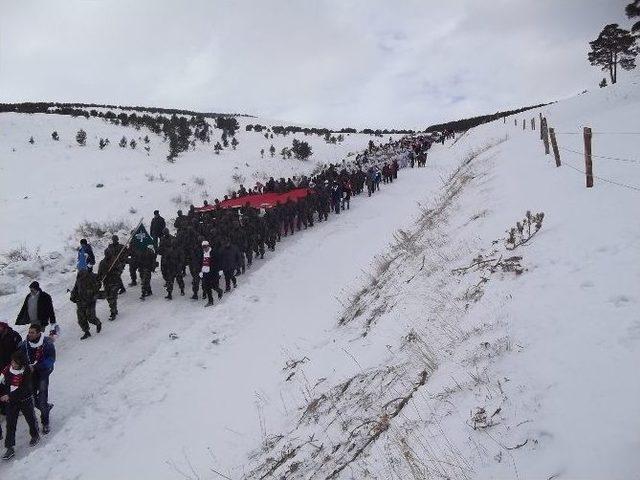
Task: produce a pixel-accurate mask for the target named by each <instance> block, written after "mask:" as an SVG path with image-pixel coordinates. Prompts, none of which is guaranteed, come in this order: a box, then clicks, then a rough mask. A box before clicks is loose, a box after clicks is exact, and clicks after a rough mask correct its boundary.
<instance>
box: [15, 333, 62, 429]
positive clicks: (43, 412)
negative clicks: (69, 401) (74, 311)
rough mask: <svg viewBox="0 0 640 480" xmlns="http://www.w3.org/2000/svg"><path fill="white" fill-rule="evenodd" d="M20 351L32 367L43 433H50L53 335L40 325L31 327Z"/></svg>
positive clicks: (53, 359)
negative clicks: (46, 334) (50, 377)
mask: <svg viewBox="0 0 640 480" xmlns="http://www.w3.org/2000/svg"><path fill="white" fill-rule="evenodd" d="M19 350H20V351H22V352H24V353H25V354H26V358H27V362H28V363H29V366H30V369H31V388H32V389H33V394H34V395H35V399H36V408H37V409H38V410H40V421H41V422H42V433H44V434H45V435H46V434H47V433H49V411H50V410H51V408H52V407H53V405H51V404H50V403H49V376H50V375H51V373H52V372H53V365H54V363H55V362H56V347H55V346H54V345H53V340H52V339H51V337H47V336H45V335H44V333H43V332H42V327H41V326H40V325H37V324H34V325H31V326H30V327H29V333H27V339H26V340H24V341H23V342H22V343H21V344H20V348H19Z"/></svg>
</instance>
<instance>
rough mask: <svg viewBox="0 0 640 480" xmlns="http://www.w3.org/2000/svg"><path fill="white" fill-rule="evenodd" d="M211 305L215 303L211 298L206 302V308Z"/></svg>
mask: <svg viewBox="0 0 640 480" xmlns="http://www.w3.org/2000/svg"><path fill="white" fill-rule="evenodd" d="M211 305H213V302H212V301H211V300H209V301H208V302H207V303H205V305H204V306H205V308H207V307H210V306H211Z"/></svg>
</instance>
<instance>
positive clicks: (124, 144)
mask: <svg viewBox="0 0 640 480" xmlns="http://www.w3.org/2000/svg"><path fill="white" fill-rule="evenodd" d="M118 145H120V147H121V148H127V137H125V136H123V137H122V138H121V139H120V143H118Z"/></svg>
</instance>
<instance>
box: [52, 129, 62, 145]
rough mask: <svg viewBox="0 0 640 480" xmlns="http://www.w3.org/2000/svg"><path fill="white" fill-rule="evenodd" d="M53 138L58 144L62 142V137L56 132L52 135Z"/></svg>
mask: <svg viewBox="0 0 640 480" xmlns="http://www.w3.org/2000/svg"><path fill="white" fill-rule="evenodd" d="M51 138H52V139H54V140H55V141H56V142H57V141H58V140H60V137H59V136H58V132H56V131H55V130H54V131H53V133H52V134H51Z"/></svg>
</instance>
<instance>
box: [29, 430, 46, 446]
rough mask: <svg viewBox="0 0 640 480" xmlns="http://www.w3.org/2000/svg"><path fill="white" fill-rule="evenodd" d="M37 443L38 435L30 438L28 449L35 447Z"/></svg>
mask: <svg viewBox="0 0 640 480" xmlns="http://www.w3.org/2000/svg"><path fill="white" fill-rule="evenodd" d="M43 430H44V429H43ZM39 441H40V435H36V436H35V437H31V441H30V442H29V446H30V447H35V446H36V445H37V444H38V442H39Z"/></svg>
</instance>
